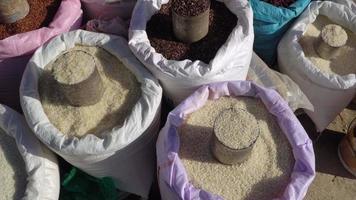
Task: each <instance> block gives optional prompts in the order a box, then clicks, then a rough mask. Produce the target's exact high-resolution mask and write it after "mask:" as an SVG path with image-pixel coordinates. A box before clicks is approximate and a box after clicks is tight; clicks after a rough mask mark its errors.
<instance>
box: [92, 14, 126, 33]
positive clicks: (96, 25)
mask: <svg viewBox="0 0 356 200" xmlns="http://www.w3.org/2000/svg"><path fill="white" fill-rule="evenodd" d="M129 24H130V22H126V21H124V20H122V19H121V18H120V17H115V18H113V19H110V20H100V19H93V20H90V21H88V22H87V24H86V30H88V31H93V32H98V33H107V34H113V35H118V36H122V37H125V38H127V36H128V29H129Z"/></svg>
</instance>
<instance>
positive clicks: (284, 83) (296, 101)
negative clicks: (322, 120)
mask: <svg viewBox="0 0 356 200" xmlns="http://www.w3.org/2000/svg"><path fill="white" fill-rule="evenodd" d="M247 80H251V81H252V82H254V83H256V84H257V85H259V86H261V87H265V88H271V89H274V90H276V91H277V92H278V93H279V95H281V96H282V97H283V99H284V100H285V101H286V102H287V103H288V105H289V107H290V108H291V109H292V110H293V111H296V110H297V109H299V108H304V109H307V110H311V111H313V110H314V107H313V105H312V104H311V103H310V101H309V99H308V98H307V97H306V96H305V94H304V93H303V92H302V91H301V90H300V88H299V86H298V85H297V84H296V83H295V82H294V81H293V80H292V79H290V78H289V77H288V76H286V75H284V74H281V73H279V72H277V71H274V70H273V69H270V68H269V67H268V66H267V65H266V63H264V62H263V61H262V60H261V58H260V57H258V56H257V55H256V54H255V53H253V55H252V60H251V65H250V69H249V70H248V74H247Z"/></svg>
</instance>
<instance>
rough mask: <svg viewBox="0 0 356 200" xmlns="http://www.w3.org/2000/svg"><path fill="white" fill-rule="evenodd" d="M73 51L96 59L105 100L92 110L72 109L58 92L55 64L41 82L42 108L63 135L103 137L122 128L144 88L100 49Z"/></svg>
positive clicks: (122, 66)
mask: <svg viewBox="0 0 356 200" xmlns="http://www.w3.org/2000/svg"><path fill="white" fill-rule="evenodd" d="M71 50H82V51H85V52H88V53H89V54H91V55H94V58H95V62H96V65H97V68H98V71H99V73H100V75H101V78H102V81H103V85H104V87H105V92H104V95H103V97H102V98H101V100H100V101H99V102H98V103H96V104H94V105H91V106H81V107H74V106H71V105H69V103H68V102H67V100H66V99H65V98H64V97H63V96H62V95H61V94H60V93H59V91H56V90H54V85H55V82H54V79H53V78H52V76H51V70H52V68H53V62H52V63H50V64H48V65H47V66H46V67H45V71H44V73H43V74H42V76H41V78H40V82H39V88H40V96H41V102H42V106H43V109H44V111H45V113H46V114H47V117H48V118H49V120H50V122H51V123H52V124H53V125H54V126H55V127H56V128H58V129H59V130H60V131H61V132H62V133H63V134H65V135H69V136H76V137H82V136H84V135H86V134H88V133H91V134H95V135H97V136H99V137H100V136H102V134H103V133H104V131H110V129H112V128H114V127H116V126H120V125H122V123H123V122H124V120H125V119H126V117H127V116H128V115H129V114H130V113H131V110H132V108H133V106H134V105H135V104H136V103H137V101H138V99H139V98H140V97H141V90H140V84H139V82H138V81H137V79H136V77H135V75H134V74H133V73H131V72H130V71H129V70H128V69H127V68H126V67H125V66H124V65H123V64H122V63H121V62H120V61H119V60H118V59H117V58H116V57H114V56H113V55H111V54H110V53H109V52H107V51H106V50H104V49H102V48H100V47H88V46H76V47H74V48H72V49H70V50H69V51H71ZM64 53H65V52H64Z"/></svg>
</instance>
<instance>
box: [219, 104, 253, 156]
mask: <svg viewBox="0 0 356 200" xmlns="http://www.w3.org/2000/svg"><path fill="white" fill-rule="evenodd" d="M214 132H215V135H216V137H217V139H218V140H219V141H220V142H221V143H223V144H224V145H225V146H227V147H229V148H231V149H243V148H246V147H249V146H250V145H251V144H252V143H253V142H254V141H255V140H256V138H257V136H258V133H259V132H258V124H257V122H256V119H255V118H254V116H253V115H251V114H250V113H248V112H247V111H244V110H242V109H229V110H225V111H223V112H222V113H221V114H220V115H219V116H218V118H217V119H216V121H215V125H214Z"/></svg>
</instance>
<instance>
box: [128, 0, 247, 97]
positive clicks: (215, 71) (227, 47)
mask: <svg viewBox="0 0 356 200" xmlns="http://www.w3.org/2000/svg"><path fill="white" fill-rule="evenodd" d="M168 1H169V0H162V1H161V0H152V1H138V2H137V3H136V6H135V9H134V11H133V14H132V19H131V24H130V29H129V46H130V48H131V50H132V52H133V53H134V54H135V55H136V56H137V58H138V59H139V60H140V61H141V62H142V63H143V64H144V65H145V66H146V67H147V68H148V69H149V70H150V71H151V72H152V73H153V74H154V76H155V77H157V78H158V79H159V80H160V81H161V83H162V85H163V87H164V89H165V92H166V93H167V96H168V97H169V98H170V99H172V100H173V101H175V103H179V102H180V101H181V100H183V99H184V98H186V97H187V96H188V95H190V94H191V93H192V92H193V91H194V90H195V89H196V88H197V87H199V86H200V85H203V84H207V83H211V82H219V81H229V80H245V79H246V76H247V72H248V68H249V65H250V61H251V57H252V52H253V51H252V46H253V40H254V32H253V13H252V9H251V7H250V5H249V3H248V1H246V0H218V1H220V2H223V3H225V5H226V6H227V8H228V9H229V10H230V11H231V12H233V13H234V14H235V15H236V16H237V18H238V21H237V25H236V27H235V28H234V29H233V31H232V33H230V35H229V37H228V39H227V41H226V42H225V44H224V45H223V46H221V47H220V49H219V50H218V52H217V53H216V55H215V57H214V58H213V59H212V60H211V61H210V63H209V64H206V63H204V62H202V61H199V60H197V61H194V62H193V61H191V60H188V59H187V60H183V61H175V60H168V59H166V58H164V57H163V55H162V54H160V53H157V52H156V51H155V49H154V48H153V47H152V46H151V45H150V42H149V39H148V36H147V33H146V31H145V30H146V24H147V22H148V21H149V20H150V18H151V16H152V15H154V14H155V13H156V12H158V11H159V9H160V7H161V6H162V5H163V4H166V3H167V2H168Z"/></svg>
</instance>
